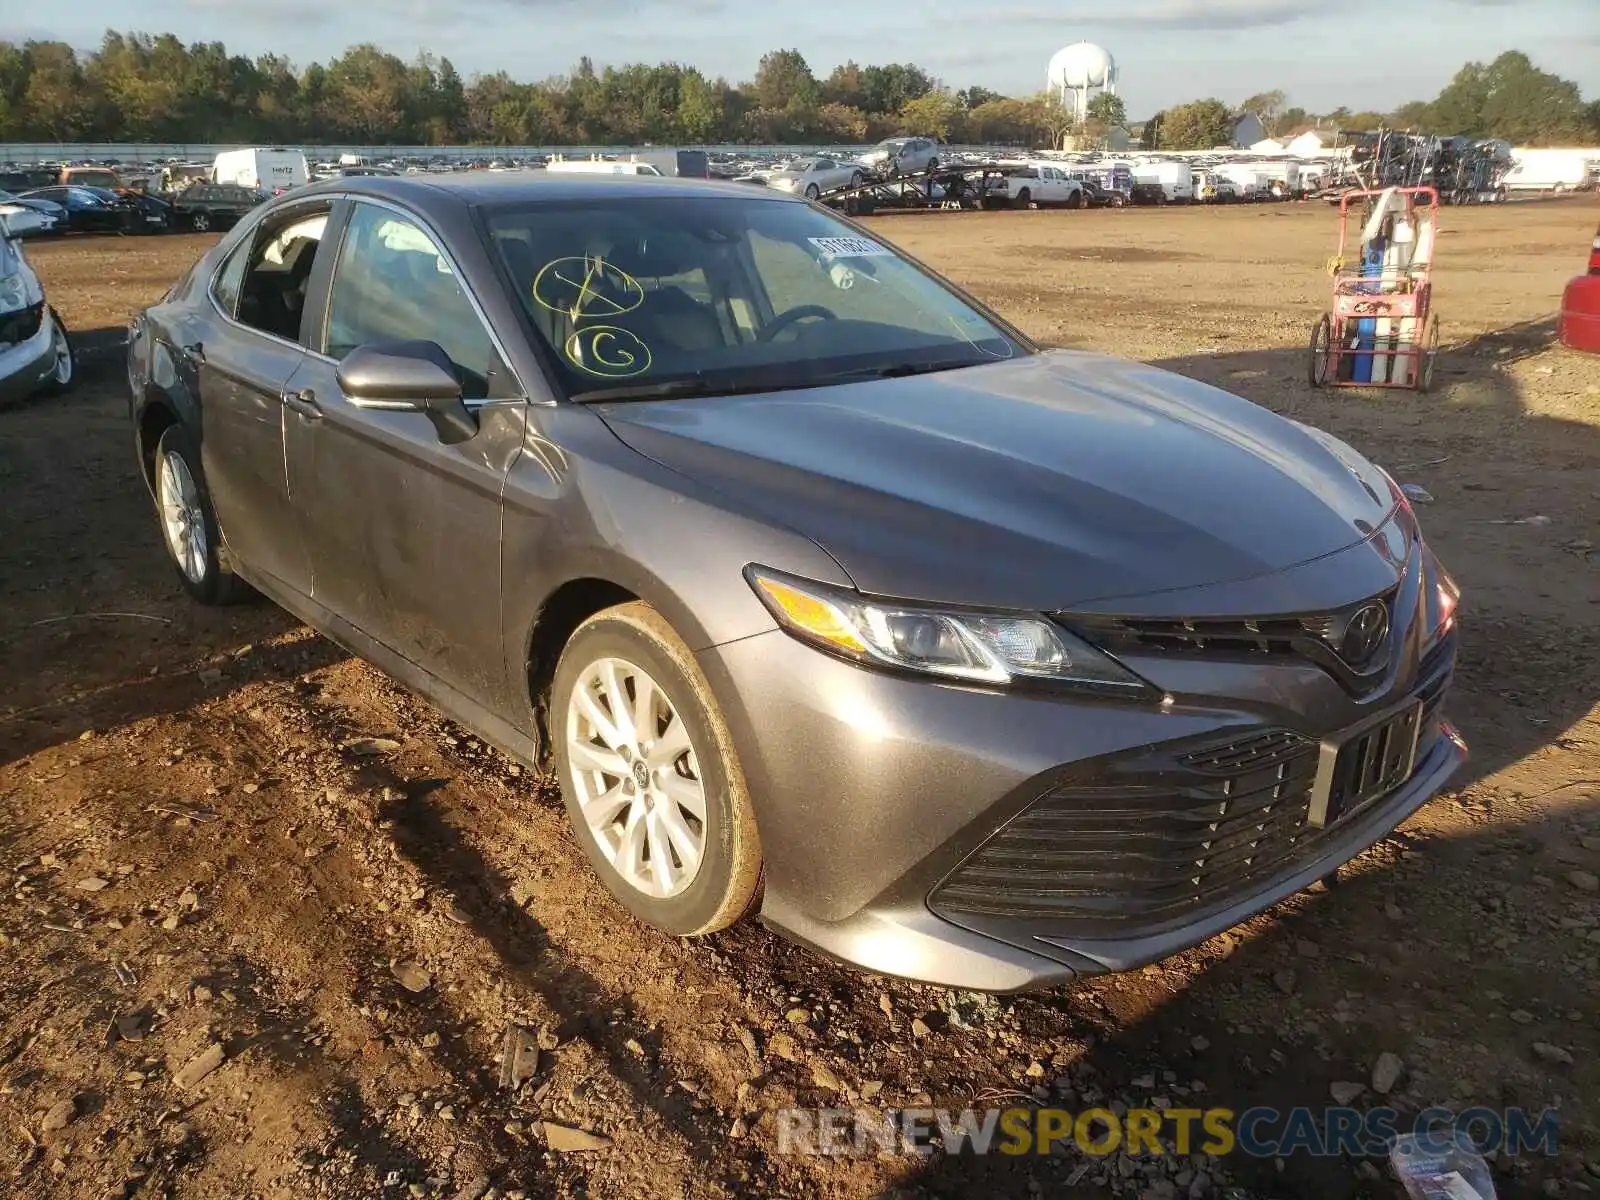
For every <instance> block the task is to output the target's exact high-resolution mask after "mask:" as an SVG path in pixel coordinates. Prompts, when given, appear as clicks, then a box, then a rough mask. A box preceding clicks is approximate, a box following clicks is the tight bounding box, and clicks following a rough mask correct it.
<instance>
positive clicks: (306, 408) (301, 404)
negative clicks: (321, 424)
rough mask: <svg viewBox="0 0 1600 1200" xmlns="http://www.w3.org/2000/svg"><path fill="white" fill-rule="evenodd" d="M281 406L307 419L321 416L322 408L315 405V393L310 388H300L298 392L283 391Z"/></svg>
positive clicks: (315, 418) (315, 419)
mask: <svg viewBox="0 0 1600 1200" xmlns="http://www.w3.org/2000/svg"><path fill="white" fill-rule="evenodd" d="M283 406H284V407H285V408H287V409H289V410H290V411H292V412H297V413H299V414H300V415H301V416H302V417H305V418H306V419H307V420H309V421H317V420H321V418H322V409H320V408H318V407H317V394H316V393H315V392H313V391H312V390H311V389H310V388H302V389H301V390H300V391H298V392H285V393H284V394H283Z"/></svg>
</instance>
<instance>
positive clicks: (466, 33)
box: [0, 0, 1600, 119]
mask: <svg viewBox="0 0 1600 1200" xmlns="http://www.w3.org/2000/svg"><path fill="white" fill-rule="evenodd" d="M0 7H3V8H5V9H7V10H10V11H9V12H5V13H0V38H4V39H11V40H21V39H26V38H30V37H48V38H56V39H59V40H62V41H66V42H69V43H70V44H72V45H73V46H76V47H78V48H80V49H81V48H92V47H94V46H96V45H98V44H99V42H100V38H101V36H102V34H103V33H104V31H105V30H106V29H107V28H115V29H118V30H122V31H125V32H126V31H130V30H137V31H140V32H147V33H165V32H172V33H175V34H177V35H178V36H179V37H181V38H182V39H183V40H184V41H186V42H193V41H221V42H225V43H226V44H227V47H228V49H229V50H230V51H232V52H235V53H245V54H249V55H252V56H254V55H256V54H260V53H264V52H267V51H273V52H276V53H279V54H283V55H286V56H287V57H288V58H289V59H290V60H291V61H293V62H294V63H295V64H296V65H297V66H304V65H305V64H307V63H309V62H313V61H323V62H325V61H327V60H328V59H330V58H333V57H336V56H337V55H338V54H339V53H340V52H342V51H343V50H344V49H345V48H346V47H347V46H350V45H354V44H357V43H360V42H366V41H370V42H375V43H376V44H377V45H379V46H381V47H382V48H383V49H385V50H388V51H390V52H391V53H394V54H397V55H399V56H400V57H402V58H406V59H410V58H412V57H413V56H415V54H416V53H417V52H418V51H419V50H427V51H430V52H432V53H434V54H436V55H442V56H445V57H448V58H449V59H451V61H452V62H453V63H454V64H455V66H456V68H457V69H458V70H459V71H461V73H462V74H463V75H468V76H470V75H471V74H473V73H474V72H478V71H483V72H493V71H498V70H504V71H507V72H509V73H510V74H511V75H512V76H513V77H514V78H518V79H524V80H534V79H543V78H545V77H547V76H550V75H556V74H562V73H565V72H566V71H567V70H568V69H570V68H571V67H572V65H573V64H574V63H576V62H577V60H578V59H579V57H581V56H582V55H585V54H587V55H589V56H590V57H591V58H592V59H593V60H594V61H595V63H596V64H597V65H598V66H604V65H606V64H622V63H627V62H640V61H643V62H662V61H676V62H681V63H684V64H686V65H692V66H696V67H698V68H700V69H701V70H702V71H704V72H705V73H707V74H708V75H713V76H715V75H722V76H725V77H727V78H728V79H729V80H732V81H738V80H741V79H748V78H750V77H751V76H752V75H753V74H754V73H755V69H756V65H757V63H758V62H759V61H760V58H761V55H762V54H763V53H765V52H766V51H768V50H772V49H788V48H794V49H798V50H799V51H800V52H801V53H802V54H804V55H805V57H806V60H807V61H808V62H809V63H810V64H811V67H812V70H813V71H815V72H816V74H817V75H818V76H819V77H821V76H825V75H826V74H827V73H828V71H830V70H831V69H832V68H833V67H834V66H835V65H837V64H838V63H840V62H843V61H845V60H847V59H854V60H855V61H857V62H860V63H883V62H914V63H916V64H918V65H919V66H922V67H924V68H925V69H927V70H928V71H930V72H931V73H932V74H934V75H935V76H937V77H938V78H939V79H940V80H941V81H942V82H943V83H945V84H947V85H948V86H951V87H955V88H965V87H968V86H970V85H973V84H977V85H981V86H983V87H987V88H992V89H994V90H995V91H998V92H1002V93H1005V94H1007V95H1024V94H1027V93H1030V92H1035V91H1038V90H1039V89H1040V88H1042V87H1043V85H1044V76H1045V66H1046V63H1047V62H1048V61H1049V58H1050V55H1051V54H1052V53H1053V52H1054V51H1055V50H1057V49H1059V48H1060V47H1062V46H1065V45H1068V44H1070V43H1072V42H1077V41H1092V42H1096V43H1098V44H1099V45H1102V46H1104V47H1105V48H1106V49H1108V50H1109V51H1110V52H1111V54H1112V55H1113V57H1114V58H1115V59H1116V62H1117V66H1118V70H1119V71H1120V74H1121V82H1120V85H1119V91H1120V92H1121V93H1122V95H1123V96H1124V98H1125V99H1126V101H1127V105H1128V111H1129V114H1130V116H1132V117H1133V118H1135V119H1138V118H1141V117H1143V116H1147V115H1149V114H1150V113H1151V112H1154V111H1156V110H1157V109H1160V108H1164V107H1167V106H1169V105H1172V104H1175V103H1181V102H1182V101H1185V100H1192V99H1197V98H1201V97H1206V96H1215V97H1217V98H1218V99H1221V100H1224V101H1227V102H1230V103H1237V102H1238V101H1241V100H1243V99H1245V98H1246V97H1248V96H1250V95H1252V94H1254V93H1256V92H1261V91H1266V90H1270V89H1273V88H1281V89H1283V90H1284V91H1286V92H1287V93H1288V94H1289V99H1290V103H1291V104H1298V105H1300V106H1302V107H1304V108H1306V109H1308V110H1310V111H1313V112H1316V111H1330V110H1332V109H1333V108H1336V107H1338V106H1339V105H1345V106H1348V107H1349V108H1351V109H1354V110H1361V109H1375V110H1379V111H1384V110H1388V109H1391V108H1394V107H1395V106H1397V105H1399V104H1401V103H1404V102H1405V101H1407V100H1416V99H1423V100H1427V99H1432V98H1433V97H1434V96H1435V95H1437V94H1438V92H1439V89H1440V88H1442V87H1443V86H1444V84H1445V83H1446V82H1448V80H1449V78H1450V76H1451V75H1453V74H1454V73H1455V71H1456V70H1457V69H1458V68H1459V67H1460V66H1461V65H1462V64H1463V63H1465V62H1468V61H1470V60H1474V59H1476V60H1480V61H1487V60H1489V59H1492V58H1493V57H1494V56H1495V55H1497V54H1499V53H1500V52H1501V51H1503V50H1508V49H1518V50H1522V51H1524V52H1525V53H1527V54H1528V55H1529V56H1530V57H1531V58H1532V59H1533V60H1534V62H1535V63H1537V64H1538V65H1539V66H1540V67H1542V68H1544V69H1545V70H1548V71H1554V72H1555V73H1556V74H1558V75H1561V76H1563V77H1565V78H1568V79H1572V80H1574V81H1576V82H1577V83H1578V84H1579V86H1580V87H1581V88H1582V89H1583V93H1584V96H1585V97H1586V98H1587V99H1591V100H1593V99H1597V98H1600V0H1407V2H1406V3H1402V4H1397V3H1394V0H1056V2H1055V3H1051V4H1046V3H1043V2H1042V0H913V2H907V0H454V2H451V0H361V2H360V3H356V4H344V3H339V2H338V0H75V2H74V3H72V4H64V5H59V6H50V9H49V11H48V16H47V15H46V13H47V6H45V5H42V4H41V5H37V6H36V5H21V6H17V7H13V5H12V3H11V0H5V3H4V4H3V5H0ZM1396 13H1403V14H1404V17H1405V19H1404V20H1403V21H1397V20H1394V19H1393V16H1394V14H1396Z"/></svg>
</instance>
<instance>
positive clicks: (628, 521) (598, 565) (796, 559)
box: [501, 405, 850, 727]
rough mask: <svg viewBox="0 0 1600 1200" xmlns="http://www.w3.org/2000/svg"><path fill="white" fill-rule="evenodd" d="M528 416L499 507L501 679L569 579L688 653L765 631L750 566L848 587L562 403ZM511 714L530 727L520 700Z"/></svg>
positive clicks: (802, 540) (772, 529) (813, 551)
mask: <svg viewBox="0 0 1600 1200" xmlns="http://www.w3.org/2000/svg"><path fill="white" fill-rule="evenodd" d="M538 411H539V417H540V424H542V425H543V426H544V430H545V432H543V433H541V432H537V431H530V435H529V437H530V444H529V446H528V447H527V449H526V452H525V453H523V454H521V455H519V456H518V459H517V462H516V465H515V466H514V467H513V468H512V471H511V473H510V475H509V476H508V478H507V486H506V491H505V495H504V504H503V507H502V526H501V564H502V572H503V595H504V598H505V599H504V607H503V610H502V616H503V626H502V628H503V631H504V641H505V653H506V659H507V662H506V667H507V671H508V673H509V675H510V677H511V678H513V679H516V678H523V679H525V678H526V677H527V671H528V666H529V662H530V649H531V646H532V644H533V641H534V638H535V636H536V633H537V625H538V622H539V618H540V615H541V613H543V612H544V611H545V609H546V607H547V606H548V604H549V601H550V598H551V597H552V596H553V595H555V594H556V592H557V591H559V590H560V589H561V588H562V587H563V586H565V585H567V584H569V583H572V582H575V581H578V580H598V581H601V582H604V583H608V584H612V585H614V586H616V587H619V588H622V589H624V590H625V591H627V592H629V593H630V594H632V595H634V596H637V597H639V599H641V600H643V601H645V602H646V603H648V604H650V605H651V606H652V607H654V608H655V609H657V611H659V612H660V613H661V615H662V616H663V617H665V618H666V619H667V621H668V622H669V623H670V624H671V625H672V627H673V629H674V630H676V631H677V633H678V636H679V637H681V638H682V639H683V640H684V642H685V643H686V644H687V645H688V647H689V649H690V650H691V651H695V652H698V651H701V650H704V649H707V648H709V647H711V646H716V645H722V644H724V643H727V642H732V641H737V640H739V639H741V638H747V637H751V636H754V635H755V634H758V633H764V632H766V631H768V630H770V629H773V628H774V627H775V622H774V621H773V619H772V615H771V613H769V612H768V611H767V609H766V606H765V605H763V604H762V603H761V601H760V600H759V599H757V597H756V595H755V593H754V592H753V591H751V589H750V586H749V584H748V583H747V582H746V581H745V578H744V574H743V572H744V568H745V567H746V566H747V565H748V564H749V563H751V562H760V563H763V564H765V565H768V566H772V567H775V568H777V569H780V570H784V571H789V572H792V573H794V574H797V575H803V576H807V577H809V578H812V579H818V580H822V581H825V582H828V583H833V584H837V585H839V586H842V587H849V586H850V579H849V576H847V575H846V574H845V573H844V570H843V568H841V567H840V566H839V564H838V563H837V562H835V561H834V560H833V558H832V557H831V556H829V555H828V554H827V553H826V552H825V551H824V550H822V549H821V547H819V546H817V545H816V543H814V542H812V541H811V540H810V539H809V538H806V537H804V536H803V535H801V534H799V533H796V532H794V531H792V530H788V529H784V528H782V527H779V526H775V525H773V524H772V523H770V522H767V521H764V520H759V519H756V518H753V517H751V516H747V515H745V514H743V513H740V512H738V511H737V510H736V509H735V508H734V507H733V506H732V505H731V504H730V503H729V502H728V501H727V500H726V499H725V498H724V497H722V496H720V495H719V494H717V493H716V492H714V491H712V490H711V489H709V488H705V487H703V486H702V485H700V484H699V483H697V482H696V481H695V480H693V479H690V478H689V477H687V476H685V475H682V474H680V473H678V472H676V471H673V470H671V469H669V468H667V467H664V466H662V465H661V464H659V463H656V462H654V461H652V460H650V459H647V458H645V457H644V456H643V455H641V454H639V453H638V452H637V451H634V450H632V449H630V448H628V447H627V446H625V445H624V444H623V443H622V442H621V441H620V440H619V439H618V438H617V437H616V436H615V435H614V434H613V433H612V432H611V431H610V429H608V428H607V427H606V425H605V424H604V422H602V421H601V420H600V419H599V417H598V416H596V415H595V414H594V413H593V412H591V411H588V410H586V409H583V408H579V407H577V406H567V405H563V406H561V407H559V408H553V409H541V410H538ZM557 447H560V449H557ZM519 716H520V717H521V718H522V719H523V720H525V721H528V722H530V723H531V722H532V720H533V700H532V697H531V696H529V697H527V704H526V711H525V712H523V713H519ZM530 727H531V726H530Z"/></svg>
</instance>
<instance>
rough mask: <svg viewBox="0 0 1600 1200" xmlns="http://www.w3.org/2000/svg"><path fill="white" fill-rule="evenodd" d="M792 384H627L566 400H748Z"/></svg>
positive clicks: (695, 381) (681, 381)
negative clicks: (744, 398) (725, 398)
mask: <svg viewBox="0 0 1600 1200" xmlns="http://www.w3.org/2000/svg"><path fill="white" fill-rule="evenodd" d="M793 386H794V385H793V384H788V383H774V382H772V381H771V380H767V381H763V382H759V383H714V382H711V381H709V380H704V379H666V380H662V381H661V382H660V383H628V384H621V385H619V386H617V387H608V388H591V389H589V390H588V391H584V392H573V393H571V394H570V395H569V396H568V397H567V399H569V400H571V401H573V402H574V403H577V404H599V403H601V402H602V401H606V400H682V399H690V398H693V397H697V396H746V395H749V394H750V393H752V392H777V391H782V390H784V389H785V388H788V387H793Z"/></svg>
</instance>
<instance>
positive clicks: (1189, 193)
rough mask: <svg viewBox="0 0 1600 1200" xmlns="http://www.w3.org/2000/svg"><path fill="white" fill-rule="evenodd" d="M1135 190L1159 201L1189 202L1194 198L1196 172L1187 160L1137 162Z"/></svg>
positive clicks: (1136, 192) (1170, 202) (1142, 195)
mask: <svg viewBox="0 0 1600 1200" xmlns="http://www.w3.org/2000/svg"><path fill="white" fill-rule="evenodd" d="M1133 191H1134V195H1135V196H1136V197H1143V198H1144V199H1146V200H1150V201H1155V202H1157V203H1166V204H1188V203H1189V202H1190V201H1192V200H1193V199H1194V174H1193V172H1191V171H1190V169H1189V164H1188V163H1187V162H1148V161H1147V162H1136V163H1134V164H1133Z"/></svg>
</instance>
